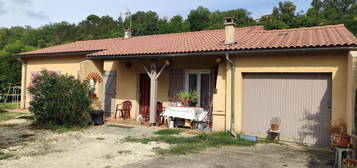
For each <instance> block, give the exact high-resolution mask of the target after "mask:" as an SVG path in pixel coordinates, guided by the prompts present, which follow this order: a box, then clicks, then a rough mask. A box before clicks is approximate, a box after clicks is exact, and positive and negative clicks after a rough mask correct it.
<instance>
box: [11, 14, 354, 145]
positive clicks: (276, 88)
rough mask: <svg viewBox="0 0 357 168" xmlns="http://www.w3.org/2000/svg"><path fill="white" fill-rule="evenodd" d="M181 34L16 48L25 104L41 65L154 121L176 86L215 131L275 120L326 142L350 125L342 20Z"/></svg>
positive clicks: (244, 129) (347, 36)
mask: <svg viewBox="0 0 357 168" xmlns="http://www.w3.org/2000/svg"><path fill="white" fill-rule="evenodd" d="M224 25H225V28H224V29H220V30H206V31H197V32H186V33H173V34H160V35H147V36H138V37H131V34H130V32H129V31H127V32H126V33H125V37H123V38H112V39H102V40H89V41H77V42H74V43H69V44H64V45H58V46H53V47H49V48H44V49H39V50H35V51H30V52H25V53H21V54H17V55H16V56H17V57H18V58H19V60H21V61H22V95H21V97H22V99H21V100H22V102H21V107H22V108H28V107H29V101H30V100H31V97H30V95H29V94H28V92H27V91H26V88H27V86H28V85H29V82H30V80H31V76H32V75H31V74H34V73H36V72H39V71H41V69H47V70H50V71H56V72H58V73H61V74H69V75H73V76H75V77H78V78H80V79H81V80H89V79H93V80H94V81H95V85H96V92H97V95H99V101H100V102H101V106H100V108H102V109H103V110H104V111H105V114H106V115H107V116H113V115H114V111H115V105H117V104H120V103H122V102H123V101H125V100H130V101H131V102H132V103H133V109H132V110H131V117H132V118H135V117H136V116H137V115H138V114H141V115H143V116H145V117H148V118H150V122H151V123H155V122H156V119H155V118H156V117H155V115H156V102H162V103H163V106H168V105H169V104H170V101H173V100H174V98H175V95H176V93H178V92H179V91H183V90H186V91H196V92H197V93H198V100H199V105H200V106H201V107H202V108H204V109H205V110H207V111H209V112H210V118H211V122H212V129H213V130H231V131H234V132H237V133H246V134H252V135H262V136H263V135H266V132H267V130H268V129H269V128H270V122H271V120H272V119H273V118H275V117H278V118H280V119H281V124H280V125H281V135H282V136H283V137H287V138H289V139H292V140H295V141H298V142H303V143H307V144H318V145H328V144H329V143H330V128H331V126H332V125H333V124H336V123H337V122H339V121H343V122H345V123H346V124H347V127H348V133H349V134H353V132H354V131H355V130H356V127H355V124H354V122H355V119H354V118H355V117H356V109H355V95H356V94H355V92H356V87H357V67H356V65H357V38H356V37H355V36H354V35H353V34H352V33H351V32H349V31H348V30H347V29H346V28H345V26H344V25H329V26H319V27H309V28H296V29H283V30H264V28H263V27H262V26H251V27H242V28H236V27H235V20H234V18H226V19H225V21H224Z"/></svg>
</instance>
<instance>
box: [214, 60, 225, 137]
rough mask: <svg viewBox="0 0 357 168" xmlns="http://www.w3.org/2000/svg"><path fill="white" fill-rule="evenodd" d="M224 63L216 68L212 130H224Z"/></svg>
mask: <svg viewBox="0 0 357 168" xmlns="http://www.w3.org/2000/svg"><path fill="white" fill-rule="evenodd" d="M226 70H227V69H226V62H225V61H223V62H221V63H220V64H219V66H218V72H217V82H216V93H214V94H213V110H212V120H213V122H212V129H213V130H214V131H221V130H226V124H225V123H226V94H227V92H226Z"/></svg>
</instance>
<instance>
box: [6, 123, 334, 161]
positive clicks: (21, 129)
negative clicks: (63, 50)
mask: <svg viewBox="0 0 357 168" xmlns="http://www.w3.org/2000/svg"><path fill="white" fill-rule="evenodd" d="M29 124H30V123H29V122H28V121H26V120H9V121H8V122H7V124H5V125H4V123H3V124H0V167H1V168H8V167H11V168H63V167H66V168H78V167H89V168H117V167H118V168H119V167H139V168H140V167H143V168H145V167H158V168H160V167H163V168H164V167H165V168H167V167H169V168H170V167H197V168H200V167H205V168H206V167H208V168H210V167H212V168H213V167H214V168H221V167H239V168H240V167H242V168H250V167H254V168H255V167H267V168H269V167H272V168H273V167H274V168H276V167H296V168H298V167H299V168H300V167H314V168H315V167H317V168H318V167H324V168H325V167H326V168H328V167H331V165H330V164H331V153H330V152H328V151H327V150H322V149H313V148H307V147H301V146H291V145H279V144H258V145H256V146H253V147H223V148H214V149H209V150H206V151H204V152H202V153H198V154H191V155H182V156H161V155H158V154H156V153H154V151H153V149H156V148H168V147H169V145H168V144H164V143H158V142H150V143H149V144H141V143H133V142H125V143H124V142H122V141H121V139H122V138H125V137H127V136H132V137H148V136H153V135H154V134H153V132H154V131H156V129H155V128H153V127H128V126H118V125H104V126H96V127H91V128H89V129H85V130H81V131H73V132H66V133H55V132H52V131H48V130H39V129H32V128H31V127H30V126H29Z"/></svg>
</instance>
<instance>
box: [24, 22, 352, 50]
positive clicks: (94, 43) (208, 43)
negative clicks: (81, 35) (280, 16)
mask: <svg viewBox="0 0 357 168" xmlns="http://www.w3.org/2000/svg"><path fill="white" fill-rule="evenodd" d="M236 39H237V40H236V41H237V44H234V45H231V46H225V45H223V42H224V29H219V30H207V31H197V32H187V33H174V34H160V35H148V36H138V37H132V38H129V39H124V38H112V39H103V40H89V41H78V42H74V43H70V44H64V45H58V46H54V47H49V48H45V49H40V50H35V51H30V52H26V53H21V54H19V55H20V56H25V55H32V54H45V53H71V52H85V51H93V52H92V53H91V54H88V55H87V56H90V57H99V56H123V55H126V56H127V55H155V54H173V53H193V52H212V51H228V50H255V49H280V48H307V47H340V46H357V38H356V37H355V36H354V35H353V34H352V33H351V32H349V31H348V30H347V29H346V28H345V26H344V25H331V26H320V27H310V28H296V29H283V30H263V27H262V26H252V27H245V28H237V29H236ZM94 51H95V52H94Z"/></svg>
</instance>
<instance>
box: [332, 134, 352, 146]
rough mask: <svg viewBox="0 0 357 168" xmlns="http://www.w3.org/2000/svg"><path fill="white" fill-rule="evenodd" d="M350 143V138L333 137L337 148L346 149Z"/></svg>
mask: <svg viewBox="0 0 357 168" xmlns="http://www.w3.org/2000/svg"><path fill="white" fill-rule="evenodd" d="M350 142H351V137H350V136H343V135H335V141H334V144H335V145H336V146H338V147H348V145H349V144H350Z"/></svg>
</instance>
